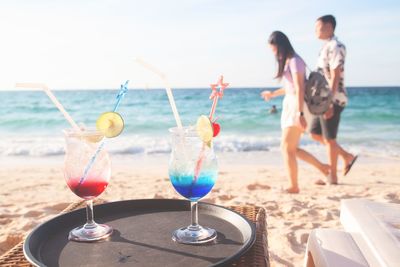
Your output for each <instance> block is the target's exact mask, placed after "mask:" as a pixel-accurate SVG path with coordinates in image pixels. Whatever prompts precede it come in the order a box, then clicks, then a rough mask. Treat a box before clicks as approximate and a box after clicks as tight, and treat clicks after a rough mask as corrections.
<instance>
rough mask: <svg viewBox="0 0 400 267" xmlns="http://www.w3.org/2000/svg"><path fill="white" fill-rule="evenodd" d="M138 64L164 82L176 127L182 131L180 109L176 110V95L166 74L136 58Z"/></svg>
mask: <svg viewBox="0 0 400 267" xmlns="http://www.w3.org/2000/svg"><path fill="white" fill-rule="evenodd" d="M136 62H137V63H139V64H140V65H142V66H143V67H145V68H146V69H148V70H149V71H151V72H153V73H154V74H156V75H157V76H159V77H160V78H161V80H163V82H164V86H165V90H166V91H167V96H168V100H169V104H170V105H171V109H172V113H173V114H174V117H175V121H176V125H177V126H178V128H179V129H182V121H181V118H180V117H179V113H178V109H177V108H176V105H175V100H174V95H173V94H172V90H171V87H170V86H169V82H168V79H167V77H166V76H165V74H164V73H162V72H161V71H159V70H158V69H157V68H156V67H154V66H152V65H150V64H149V63H147V62H145V61H143V60H142V59H141V58H136Z"/></svg>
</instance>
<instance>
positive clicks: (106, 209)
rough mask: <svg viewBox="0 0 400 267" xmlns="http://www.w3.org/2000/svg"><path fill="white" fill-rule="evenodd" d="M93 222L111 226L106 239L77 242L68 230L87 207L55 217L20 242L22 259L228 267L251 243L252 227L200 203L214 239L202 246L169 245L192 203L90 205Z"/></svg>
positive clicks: (161, 201)
mask: <svg viewBox="0 0 400 267" xmlns="http://www.w3.org/2000/svg"><path fill="white" fill-rule="evenodd" d="M94 218H95V221H96V222H98V223H106V224H108V225H110V226H112V227H113V228H114V232H113V234H112V236H111V237H110V238H109V240H106V241H102V242H96V243H78V242H73V241H69V240H68V233H69V231H70V230H71V229H72V228H74V227H77V226H79V225H82V224H83V223H85V219H86V211H85V209H79V210H75V211H72V212H69V213H65V214H62V215H59V216H57V217H55V218H54V219H52V220H50V221H47V222H45V223H43V224H41V225H39V226H38V227H37V228H36V229H34V230H33V231H32V232H31V233H30V234H29V236H28V237H27V239H26V240H25V243H24V254H25V257H26V258H27V259H28V261H30V262H31V263H32V264H34V265H36V266H49V267H53V266H63V267H64V266H108V267H109V266H146V267H151V266H165V267H172V266H190V267H200V266H226V265H228V264H229V263H232V262H233V261H234V260H236V259H238V258H239V257H240V256H241V255H243V254H244V253H245V252H246V251H247V250H248V249H249V248H251V246H252V245H253V244H254V242H255V225H254V223H252V222H250V221H249V220H247V219H246V218H245V217H243V216H242V215H240V214H238V213H236V212H234V211H231V210H229V209H227V208H224V207H221V206H217V205H213V204H207V203H203V202H200V203H199V223H200V225H203V226H207V227H211V228H214V229H215V230H217V232H218V238H217V240H216V241H215V242H214V243H210V244H205V245H196V246H194V245H184V244H179V243H176V242H174V241H172V239H171V236H172V233H173V231H174V230H176V229H178V228H180V227H184V226H187V225H189V224H190V202H189V201H186V200H172V199H143V200H127V201H117V202H110V203H106V204H101V205H97V206H95V207H94Z"/></svg>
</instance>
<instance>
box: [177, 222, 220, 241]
mask: <svg viewBox="0 0 400 267" xmlns="http://www.w3.org/2000/svg"><path fill="white" fill-rule="evenodd" d="M216 238H217V231H215V230H214V229H211V228H207V227H202V226H200V225H197V226H192V225H191V226H188V227H184V228H180V229H178V230H176V231H175V232H174V233H173V235H172V240H174V241H175V242H178V243H182V244H190V245H198V244H204V243H208V242H211V241H214V240H215V239H216Z"/></svg>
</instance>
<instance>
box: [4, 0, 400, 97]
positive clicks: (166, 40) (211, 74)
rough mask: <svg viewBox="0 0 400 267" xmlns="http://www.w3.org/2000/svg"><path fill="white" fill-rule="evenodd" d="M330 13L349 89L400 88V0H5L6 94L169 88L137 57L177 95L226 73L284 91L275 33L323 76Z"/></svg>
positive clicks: (239, 83) (233, 79) (237, 82)
mask: <svg viewBox="0 0 400 267" xmlns="http://www.w3.org/2000/svg"><path fill="white" fill-rule="evenodd" d="M325 14H333V15H334V16H335V17H336V19H337V29H336V35H337V36H338V38H339V40H341V41H342V42H343V43H344V44H345V45H346V48H347V58H346V66H345V68H346V84H347V85H348V86H398V85H400V75H398V71H399V70H398V69H397V67H398V66H400V27H399V25H400V16H399V14H400V2H399V1H386V0H381V1H371V0H365V1H360V0H357V1H344V0H335V1H333V0H332V1H316V0H304V1H288V0H280V1H276V0H275V1H270V0H264V1H261V0H146V1H139V0H132V1H129V0H96V1H95V0H84V1H80V0H70V1H67V0H65V1H57V0H35V1H21V0H14V1H11V0H9V1H6V0H0V33H1V42H0V77H1V78H0V90H10V89H14V88H15V87H14V84H15V83H16V82H41V83H46V84H47V85H48V86H49V87H50V88H53V89H109V88H118V87H119V85H120V84H121V83H122V82H124V81H125V80H130V88H145V87H149V88H161V87H163V83H162V81H161V80H160V79H159V77H157V76H155V75H154V74H153V73H151V72H149V71H148V70H146V69H144V68H142V67H141V66H140V65H138V64H137V63H136V62H135V58H137V57H140V58H141V59H143V60H145V61H147V62H149V63H151V64H152V65H154V66H156V67H157V68H158V69H159V70H161V71H162V72H163V73H165V75H166V77H167V78H168V80H169V83H170V84H171V86H172V87H173V88H200V87H208V86H209V84H210V83H211V82H215V81H216V80H217V78H218V76H219V75H221V74H223V75H224V77H225V81H227V82H229V83H230V84H231V86H232V87H256V88H258V87H276V86H279V81H277V80H274V79H273V77H274V75H275V72H276V63H275V60H274V57H273V55H272V53H271V51H270V49H269V47H268V45H267V40H268V36H269V35H270V33H271V32H273V31H274V30H281V31H283V32H284V33H286V34H287V35H288V37H289V39H290V40H291V42H292V45H293V46H294V48H295V50H296V51H297V53H298V54H300V56H302V57H303V58H304V59H305V61H306V63H307V64H308V65H309V66H310V67H311V68H313V67H314V66H315V63H316V60H317V56H318V52H319V49H320V48H321V46H322V44H323V43H322V42H321V41H319V40H317V39H316V37H315V34H314V25H315V20H316V19H317V18H318V17H320V16H321V15H325Z"/></svg>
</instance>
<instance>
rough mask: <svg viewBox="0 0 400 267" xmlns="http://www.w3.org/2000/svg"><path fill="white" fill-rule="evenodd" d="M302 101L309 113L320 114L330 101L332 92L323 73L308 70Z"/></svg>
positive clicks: (327, 107) (326, 108)
mask: <svg viewBox="0 0 400 267" xmlns="http://www.w3.org/2000/svg"><path fill="white" fill-rule="evenodd" d="M304 101H305V102H306V104H307V107H308V109H309V111H310V113H311V114H314V115H322V114H324V113H325V112H326V111H327V110H328V109H329V105H330V104H331V103H332V92H331V90H330V88H329V85H328V82H327V80H326V79H325V77H324V74H323V73H321V72H319V71H310V75H309V76H308V79H307V81H306V83H305V92H304Z"/></svg>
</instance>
